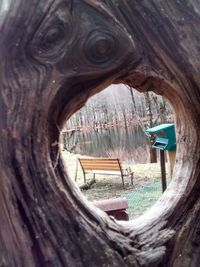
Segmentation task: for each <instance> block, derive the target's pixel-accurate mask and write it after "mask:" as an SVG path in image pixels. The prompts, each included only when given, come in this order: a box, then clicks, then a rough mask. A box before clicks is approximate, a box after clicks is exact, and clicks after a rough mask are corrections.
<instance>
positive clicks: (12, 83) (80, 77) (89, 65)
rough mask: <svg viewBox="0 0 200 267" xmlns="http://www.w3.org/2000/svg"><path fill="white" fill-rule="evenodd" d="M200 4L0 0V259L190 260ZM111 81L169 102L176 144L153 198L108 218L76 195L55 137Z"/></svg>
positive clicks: (195, 209) (197, 211) (196, 180)
mask: <svg viewBox="0 0 200 267" xmlns="http://www.w3.org/2000/svg"><path fill="white" fill-rule="evenodd" d="M5 3H6V4H5ZM199 14H200V4H199V2H198V1H195V0H190V1H189V0H188V1H187V0H186V1H184V4H183V3H182V2H181V1H178V0H173V1H172V0H171V1H162V0H159V1H158V0H151V1H150V0H144V1H141V0H132V1H126V0H104V1H103V0H102V1H92V0H82V1H81V0H80V1H78V0H77V1H61V0H57V1H54V0H16V1H14V0H13V1H7V2H5V1H2V2H1V4H0V36H1V38H0V66H1V67H0V69H1V71H0V114H1V116H0V130H1V131H0V135H1V138H0V143H1V146H0V147H1V153H0V163H1V169H0V171H1V179H0V225H1V227H0V251H1V253H0V266H9V267H10V266H12V267H14V266H17V267H18V266H19V267H21V266H28V267H32V266H39V267H43V266H48V267H49V266H50V267H51V266H64V267H66V266H70V267H72V266H75V267H76V266H112V267H114V266H162V267H163V266H170V267H171V266H176V267H178V266H181V267H183V266H184V267H185V266H199V262H200V238H199V235H200V234H199V233H200V230H199V229H200V194H199V190H200V75H199V71H200V56H199V41H200V40H199V36H200V28H199V23H200V15H199ZM120 82H123V83H125V84H127V85H129V86H132V87H135V88H137V89H138V90H141V91H146V90H148V88H153V89H154V91H155V92H156V93H158V94H161V95H163V96H164V97H166V98H167V99H168V100H169V101H170V102H171V104H172V105H173V107H174V111H175V113H176V132H177V142H178V151H177V159H176V166H175V169H174V173H173V181H172V183H171V184H170V186H169V187H168V189H167V190H166V191H165V193H164V194H163V196H162V197H161V199H160V200H159V201H158V202H157V203H156V204H155V205H154V206H153V207H152V208H151V209H150V210H149V211H148V212H147V213H146V214H145V215H143V216H141V217H140V218H139V219H137V220H133V221H130V222H128V223H125V222H124V223H120V224H119V223H117V222H116V221H114V220H113V219H109V218H108V217H107V216H106V215H105V214H104V213H103V212H101V211H98V210H96V208H94V207H93V206H91V205H90V204H89V203H87V202H86V200H84V199H83V197H82V195H81V193H80V191H79V190H78V188H76V186H75V184H74V183H73V182H72V181H71V180H70V179H69V178H68V176H67V174H66V171H65V168H64V166H63V163H62V158H61V155H60V150H59V145H58V141H59V132H60V131H61V129H62V126H63V124H64V122H65V120H66V119H67V118H69V117H70V116H71V114H73V113H74V112H75V111H76V110H78V109H79V108H80V107H82V106H83V105H84V103H85V102H86V101H87V99H88V98H89V97H90V96H91V95H93V94H95V93H97V92H99V91H100V90H102V89H103V88H105V87H106V86H107V85H109V84H111V83H120Z"/></svg>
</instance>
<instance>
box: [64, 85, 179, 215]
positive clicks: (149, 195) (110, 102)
mask: <svg viewBox="0 0 200 267" xmlns="http://www.w3.org/2000/svg"><path fill="white" fill-rule="evenodd" d="M173 123H174V114H173V111H172V108H171V106H170V104H169V102H168V101H167V100H166V99H165V98H163V97H161V96H158V95H156V94H155V93H153V92H151V91H150V92H145V93H140V92H138V91H137V90H135V89H134V88H132V87H129V86H126V85H123V84H119V85H111V86H109V87H108V88H106V89H105V90H103V91H102V92H100V93H98V94H97V95H95V96H93V97H91V98H90V99H89V100H88V102H87V103H86V105H85V106H84V107H83V108H82V109H80V110H79V111H77V112H76V113H75V114H74V115H72V117H71V118H70V119H69V120H68V121H67V122H66V124H65V126H64V128H63V130H62V132H61V137H60V143H61V147H62V154H63V157H64V160H65V161H66V162H67V164H66V165H67V170H68V173H69V174H70V177H71V178H72V179H74V180H75V182H76V183H77V185H78V186H79V187H80V189H81V190H82V192H83V194H84V195H85V196H86V197H87V199H88V200H90V201H97V200H98V201H104V200H109V201H111V200H112V199H115V200H116V199H120V198H125V199H126V200H127V203H128V208H127V210H128V215H129V219H134V218H137V217H138V216H140V215H141V214H143V213H144V212H145V211H146V210H147V209H148V208H149V207H151V206H152V205H153V204H154V203H155V202H156V201H157V200H158V198H159V197H160V196H161V195H162V192H163V190H162V180H161V176H162V170H161V165H160V150H159V149H156V148H155V147H154V148H153V147H152V145H153V144H154V143H155V139H156V135H155V134H149V133H148V132H147V131H148V129H151V128H153V127H155V126H158V125H170V124H173ZM164 153H165V172H166V175H165V176H166V184H169V183H170V181H171V177H172V169H173V167H174V162H173V163H172V162H171V161H170V158H169V157H168V152H167V151H165V152H164ZM174 155H175V153H174ZM85 157H87V158H89V159H91V158H95V159H98V158H106V159H113V158H114V159H118V160H119V161H120V164H121V165H120V166H121V167H122V168H123V169H124V170H125V172H131V173H133V177H134V178H133V183H131V180H130V177H124V186H123V184H122V180H121V177H120V176H116V175H115V174H114V175H109V172H107V173H106V170H107V169H108V167H107V166H106V164H107V163H106V162H102V165H104V166H101V167H102V168H103V171H102V173H97V174H96V175H95V179H94V173H93V172H92V173H89V174H88V175H86V178H87V179H86V181H85V182H84V170H83V169H82V167H83V166H82V165H81V162H80V160H79V159H80V158H85ZM173 160H174V161H175V158H174V159H173ZM110 163H111V161H110ZM86 164H88V163H86ZM112 164H113V165H114V163H112ZM172 165H173V166H172ZM95 167H96V168H98V167H97V166H95ZM104 172H105V173H104ZM95 203H96V202H95ZM116 205H117V204H116Z"/></svg>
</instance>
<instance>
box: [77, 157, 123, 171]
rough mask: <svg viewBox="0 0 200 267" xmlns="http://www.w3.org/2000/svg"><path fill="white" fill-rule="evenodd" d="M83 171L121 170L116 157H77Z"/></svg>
mask: <svg viewBox="0 0 200 267" xmlns="http://www.w3.org/2000/svg"><path fill="white" fill-rule="evenodd" d="M79 162H80V165H81V167H82V169H83V170H85V171H94V170H95V171H116V172H122V169H121V165H120V161H119V159H118V158H79Z"/></svg>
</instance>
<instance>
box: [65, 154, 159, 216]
mask: <svg viewBox="0 0 200 267" xmlns="http://www.w3.org/2000/svg"><path fill="white" fill-rule="evenodd" d="M63 158H64V161H65V162H66V168H67V170H68V173H69V176H70V177H71V178H72V179H75V176H76V177H77V184H78V185H79V186H80V185H81V184H83V173H82V170H81V167H80V166H79V164H78V165H77V163H78V162H77V155H74V154H71V153H69V152H67V151H63ZM123 167H125V168H126V167H131V169H132V170H133V171H134V182H133V185H131V183H130V178H124V179H125V189H123V188H122V182H121V178H120V177H117V176H116V177H115V176H112V175H111V176H109V175H105V176H104V175H96V183H95V184H94V185H93V186H92V187H91V189H89V190H85V191H82V192H83V194H84V195H85V196H86V197H87V199H88V200H91V201H92V200H98V199H108V198H116V197H125V198H127V200H128V203H129V209H128V212H129V216H130V218H136V217H138V216H139V215H141V214H142V213H143V212H144V211H145V210H146V209H148V208H149V207H150V206H152V205H153V204H154V203H155V201H156V200H157V199H158V198H159V197H160V196H161V194H162V189H161V182H160V177H161V175H160V164H159V163H151V164H150V163H149V164H135V165H126V164H124V165H123ZM76 173H77V174H76ZM86 177H87V179H88V181H89V180H90V179H91V178H92V177H91V176H89V175H88V176H86Z"/></svg>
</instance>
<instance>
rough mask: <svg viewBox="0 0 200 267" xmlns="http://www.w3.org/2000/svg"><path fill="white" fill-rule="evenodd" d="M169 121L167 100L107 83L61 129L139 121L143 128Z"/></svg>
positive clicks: (90, 127) (153, 94)
mask: <svg viewBox="0 0 200 267" xmlns="http://www.w3.org/2000/svg"><path fill="white" fill-rule="evenodd" d="M167 121H173V112H172V109H171V107H170V105H169V103H168V102H167V101H166V100H165V99H164V98H163V97H162V96H158V95H156V94H155V93H153V92H151V91H150V92H145V93H140V92H138V91H136V90H135V89H134V88H131V87H127V86H125V85H123V84H120V85H111V86H109V87H108V88H106V89H105V90H103V91H102V92H100V93H99V94H97V95H94V96H93V97H91V98H90V99H89V100H88V102H87V103H86V105H85V106H84V107H83V108H82V109H80V110H79V111H77V112H76V113H75V114H74V115H73V116H71V118H70V119H69V120H68V121H67V123H66V125H65V127H64V129H63V130H64V131H65V130H69V131H71V130H73V129H74V130H83V129H85V130H86V129H92V128H93V129H95V128H99V127H103V128H106V127H112V126H116V125H124V126H125V127H127V126H128V125H130V124H131V123H139V124H140V126H141V127H142V128H143V129H146V128H149V127H153V126H154V125H156V124H160V123H164V122H167Z"/></svg>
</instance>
